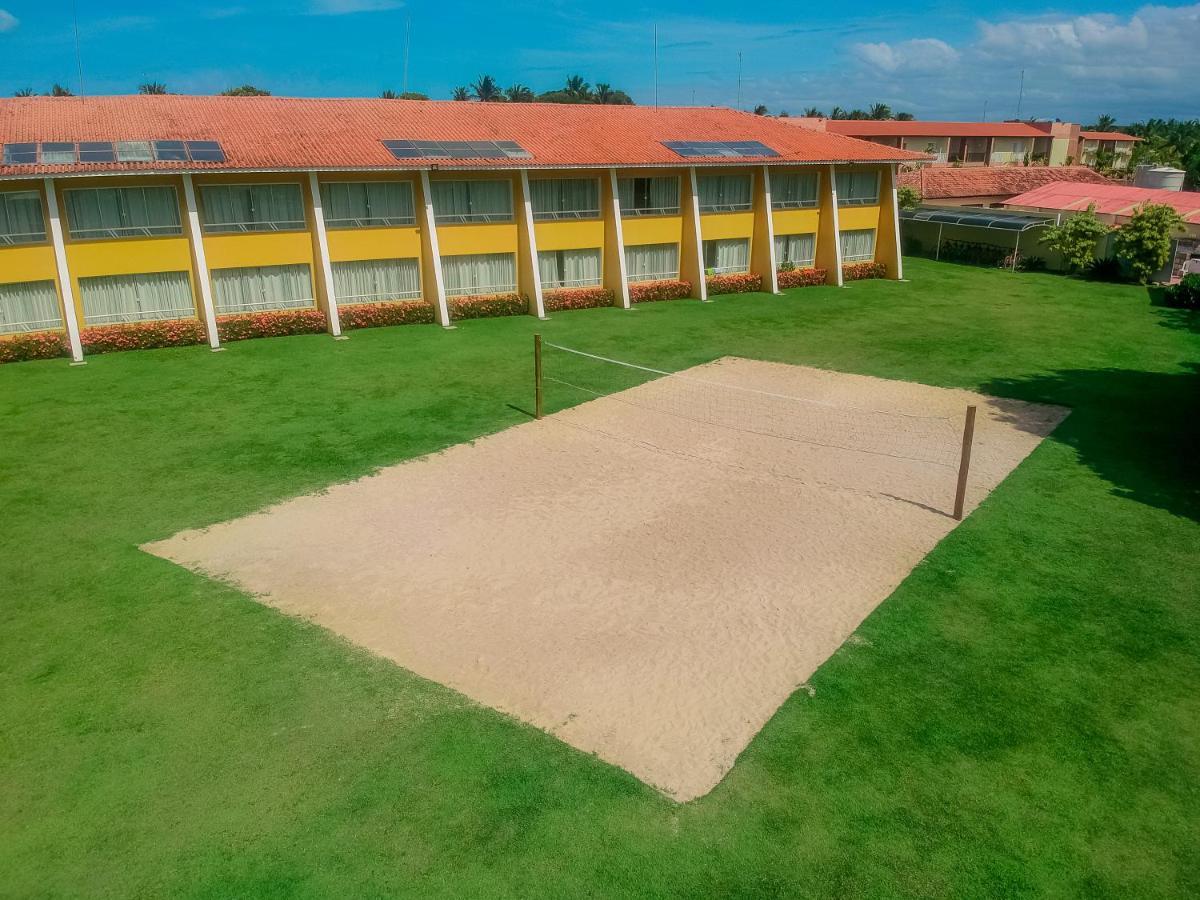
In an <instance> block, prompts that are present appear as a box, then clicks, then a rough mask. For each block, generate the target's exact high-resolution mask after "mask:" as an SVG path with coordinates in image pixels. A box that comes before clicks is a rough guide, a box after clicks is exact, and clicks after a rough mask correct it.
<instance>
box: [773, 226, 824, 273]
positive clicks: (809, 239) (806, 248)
mask: <svg viewBox="0 0 1200 900" xmlns="http://www.w3.org/2000/svg"><path fill="white" fill-rule="evenodd" d="M816 253H817V236H816V235H815V234H777V235H775V265H776V266H782V265H783V264H784V263H791V264H792V265H793V266H795V267H796V268H798V269H803V268H805V267H807V266H811V265H812V264H813V263H814V262H815V260H816Z"/></svg>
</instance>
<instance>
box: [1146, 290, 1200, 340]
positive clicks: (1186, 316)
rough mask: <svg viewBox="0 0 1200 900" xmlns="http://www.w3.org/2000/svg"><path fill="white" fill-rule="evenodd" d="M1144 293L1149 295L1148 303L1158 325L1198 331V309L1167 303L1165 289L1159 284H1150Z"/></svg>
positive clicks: (1199, 326) (1199, 316) (1199, 327)
mask: <svg viewBox="0 0 1200 900" xmlns="http://www.w3.org/2000/svg"><path fill="white" fill-rule="evenodd" d="M1146 293H1147V294H1149V295H1150V305H1151V306H1152V307H1153V308H1154V313H1155V315H1157V316H1158V321H1159V324H1160V325H1165V326H1166V327H1167V328H1179V329H1182V330H1185V331H1195V332H1197V333H1200V309H1180V308H1179V307H1177V306H1171V305H1170V304H1169V303H1167V289H1166V288H1164V287H1162V286H1161V285H1151V286H1150V287H1148V288H1146Z"/></svg>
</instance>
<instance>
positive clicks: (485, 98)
mask: <svg viewBox="0 0 1200 900" xmlns="http://www.w3.org/2000/svg"><path fill="white" fill-rule="evenodd" d="M471 92H472V93H473V94H474V95H475V99H476V100H479V101H481V102H483V103H494V102H495V101H497V100H503V99H504V94H503V92H501V90H500V85H498V84H496V79H495V78H493V77H492V76H491V75H480V76H479V77H478V78H476V79H475V83H474V84H473V85H471Z"/></svg>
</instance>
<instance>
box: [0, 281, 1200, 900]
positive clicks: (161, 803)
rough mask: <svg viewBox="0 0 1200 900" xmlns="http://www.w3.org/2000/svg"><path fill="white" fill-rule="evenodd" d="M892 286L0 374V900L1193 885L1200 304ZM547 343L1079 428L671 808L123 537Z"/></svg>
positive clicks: (451, 418) (1196, 854)
mask: <svg viewBox="0 0 1200 900" xmlns="http://www.w3.org/2000/svg"><path fill="white" fill-rule="evenodd" d="M909 267H910V272H909V276H910V278H911V279H912V280H911V283H907V284H892V283H885V282H863V283H856V284H854V285H852V286H850V287H849V288H847V289H845V290H842V291H838V290H836V289H833V288H808V289H802V290H798V291H794V292H791V293H790V294H789V295H787V296H785V297H782V298H778V297H767V296H761V295H748V296H740V297H722V298H719V300H718V301H717V302H715V303H713V304H709V305H705V306H702V305H700V304H697V303H694V302H676V303H665V304H653V305H650V306H647V307H644V308H641V309H638V310H637V311H635V312H622V311H619V310H590V311H581V312H573V313H562V314H557V315H555V316H554V318H553V319H552V320H550V321H548V322H543V323H538V322H535V321H534V320H532V319H528V318H521V319H507V320H488V321H472V322H467V323H464V324H463V325H461V326H460V327H459V328H458V329H457V330H455V331H450V332H446V331H443V330H441V329H438V328H436V327H432V326H431V327H424V326H414V327H406V328H392V329H379V330H373V331H362V332H356V333H354V335H353V337H352V339H351V340H350V341H348V342H334V341H331V340H329V339H328V338H327V337H323V336H311V337H296V338H285V339H274V340H261V341H253V342H247V343H243V344H235V345H231V346H230V347H229V349H228V351H227V352H225V353H221V354H216V355H214V354H211V353H209V352H207V351H206V350H204V349H201V348H188V349H181V350H169V351H155V352H143V353H128V354H113V355H109V356H102V357H96V358H94V359H92V360H91V362H90V363H89V365H88V366H86V367H83V368H69V367H68V366H66V365H65V363H63V362H61V361H52V362H44V363H29V364H20V365H11V366H6V367H3V368H0V427H2V428H3V439H2V440H0V530H2V535H0V551H2V556H0V723H2V725H0V895H3V896H5V897H9V896H12V897H31V896H70V897H79V896H90V895H111V896H122V897H128V896H180V897H214V898H215V897H230V896H243V897H248V896H255V897H259V896H262V897H349V896H380V895H389V896H397V895H400V896H404V895H407V896H421V897H432V896H445V897H468V896H470V897H493V896H522V897H534V896H545V897H563V896H585V895H591V896H614V895H627V896H684V895H690V896H741V897H751V896H754V897H759V896H779V895H787V896H797V895H800V896H836V897H891V896H930V897H947V898H966V897H995V896H1004V897H1023V896H1029V897H1033V896H1039V897H1040V896H1080V897H1083V896H1086V897H1122V898H1124V897H1131V896H1138V897H1190V896H1197V895H1200V812H1198V811H1197V810H1198V808H1200V806H1198V801H1200V475H1198V469H1197V463H1198V459H1197V449H1198V447H1200V441H1198V438H1200V424H1198V420H1200V408H1198V407H1200V320H1197V319H1196V318H1194V317H1193V318H1191V319H1189V318H1188V314H1186V313H1177V312H1173V311H1169V310H1163V309H1159V308H1156V307H1154V306H1152V305H1151V303H1150V300H1149V298H1148V295H1147V293H1146V292H1145V291H1144V290H1142V289H1137V288H1133V287H1128V286H1114V285H1103V284H1091V283H1084V282H1075V281H1069V280H1066V279H1063V278H1060V277H1057V276H1052V275H1033V274H1029V275H1017V276H1014V275H1010V274H1008V273H1005V272H993V271H980V270H973V269H967V268H960V267H955V266H950V265H939V264H936V263H932V262H927V261H921V260H914V261H911V262H910V263H909ZM535 330H541V331H543V332H544V333H545V334H547V335H548V336H550V337H551V339H553V340H556V341H559V342H562V343H567V344H571V345H574V346H580V347H584V348H587V349H589V350H594V351H597V352H601V353H605V354H608V355H617V356H620V357H623V358H627V359H633V360H635V361H639V362H645V363H647V364H650V365H654V366H658V367H662V368H670V369H677V368H684V367H687V366H691V365H695V364H699V363H702V362H705V361H707V360H710V359H713V358H715V357H719V356H723V355H737V356H745V357H751V358H757V359H766V360H777V361H783V362H792V363H803V364H808V365H816V366H823V367H828V368H834V369H839V370H844V371H848V372H859V373H864V374H869V375H877V376H882V377H886V378H902V379H911V380H915V381H921V382H925V383H928V384H933V385H944V386H956V387H965V388H971V389H977V390H980V391H982V392H984V393H989V394H995V395H999V396H1006V397H1014V398H1018V399H1023V400H1032V401H1040V402H1047V403H1054V404H1062V405H1065V406H1069V407H1072V408H1073V410H1074V412H1073V413H1072V415H1071V416H1070V417H1069V418H1068V419H1067V421H1066V422H1065V423H1064V424H1063V425H1061V426H1060V427H1059V429H1058V430H1057V432H1056V433H1055V434H1054V435H1053V436H1052V437H1051V438H1050V439H1049V440H1047V441H1046V442H1045V443H1044V444H1043V445H1042V446H1041V447H1040V448H1039V449H1038V450H1037V451H1035V453H1034V454H1033V455H1032V456H1031V457H1030V458H1029V459H1028V460H1027V461H1026V462H1025V463H1024V464H1023V465H1022V466H1021V467H1020V468H1019V469H1018V470H1017V471H1016V472H1015V473H1014V474H1013V475H1012V476H1011V477H1010V478H1009V479H1008V480H1007V481H1006V482H1005V483H1004V484H1003V485H1001V487H1000V488H999V489H998V490H997V491H996V492H995V494H993V495H992V496H991V497H990V498H989V499H988V500H987V501H986V502H985V503H984V505H983V506H982V507H981V508H980V509H979V510H978V511H976V512H975V513H974V514H973V515H972V516H971V517H970V518H969V519H968V520H967V521H966V522H965V523H964V524H963V525H962V526H960V527H959V528H958V529H957V530H956V531H954V532H953V533H952V534H951V535H950V536H949V537H948V538H947V539H946V540H945V541H944V542H943V543H942V544H941V545H939V546H938V547H937V548H936V549H935V550H934V552H933V553H932V554H931V555H930V556H929V557H928V558H927V559H926V560H925V561H924V562H923V563H922V564H921V565H920V566H919V567H918V568H917V569H916V570H915V571H914V572H913V574H912V576H911V577H909V579H908V580H907V581H906V582H905V583H904V584H903V585H902V586H901V588H900V589H899V590H898V591H897V592H896V593H895V594H894V595H893V596H892V597H891V598H890V599H889V600H888V601H887V602H885V603H884V604H883V606H882V607H880V609H879V610H877V612H876V613H875V614H874V615H872V616H871V617H870V618H869V619H868V620H867V622H866V623H865V624H864V625H863V626H862V628H861V629H860V630H859V632H858V637H857V639H856V640H854V641H852V642H851V643H848V644H847V645H846V646H845V647H843V648H842V649H841V650H840V651H838V652H837V653H836V654H835V655H834V657H833V658H832V659H831V660H830V661H829V662H828V663H827V664H826V665H825V666H824V667H823V668H821V669H820V670H819V671H818V672H817V674H816V675H815V676H814V677H813V679H812V680H811V682H810V685H809V686H808V688H807V689H805V690H799V691H797V692H796V694H795V695H793V697H792V698H791V699H790V700H789V701H788V702H787V703H786V704H785V705H784V706H783V708H782V709H781V710H780V711H779V713H778V714H777V715H776V716H775V717H774V718H773V719H772V720H771V722H770V723H769V724H768V725H767V727H766V729H765V730H764V731H763V732H762V733H761V734H760V735H759V736H758V738H757V739H756V740H755V741H754V742H753V743H752V744H751V745H750V747H749V749H748V750H747V751H746V752H745V753H744V754H743V756H742V757H741V759H740V761H739V762H738V764H737V765H736V766H735V767H734V769H733V771H732V772H731V773H730V775H729V776H728V777H727V778H726V779H725V780H724V781H723V782H722V783H721V784H720V785H719V786H718V787H717V788H716V790H715V791H713V793H712V794H710V795H709V796H707V797H705V798H703V799H701V800H699V801H696V802H695V803H691V804H687V805H683V806H679V805H676V804H673V803H671V802H670V801H668V800H666V799H664V798H663V797H661V796H660V795H659V794H657V793H656V792H654V791H653V790H651V789H650V788H648V787H645V786H644V785H642V784H641V783H639V782H638V781H636V780H635V779H634V778H633V777H632V776H629V775H627V774H625V773H624V772H622V771H620V770H618V769H615V768H612V767H610V766H608V765H605V764H604V763H601V762H599V761H597V760H595V759H593V758H590V757H588V756H585V755H583V754H581V753H579V752H577V751H574V750H571V749H570V748H568V747H567V746H565V745H563V744H561V743H559V742H558V741H556V740H554V739H552V738H550V737H548V736H546V735H544V734H542V733H541V732H538V731H536V730H534V729H531V728H528V727H525V726H522V725H519V724H517V723H516V722H514V721H512V720H509V719H506V718H504V717H502V716H500V715H499V714H497V713H494V712H492V711H490V710H487V709H484V708H481V707H477V706H475V705H473V704H471V703H469V702H468V701H466V700H465V699H463V698H461V697H459V696H457V695H455V694H453V693H452V692H450V691H448V690H446V689H443V688H441V687H439V686H437V685H434V684H431V683H429V682H425V681H422V680H420V679H418V678H416V677H414V676H412V675H410V674H408V673H406V672H404V671H402V670H399V669H397V668H395V667H394V666H392V665H390V664H388V663H385V662H382V661H380V660H376V659H373V658H371V657H369V656H367V655H366V654H365V653H363V652H360V651H358V650H356V649H354V648H352V647H350V646H348V645H346V644H344V643H341V642H339V641H338V640H337V639H335V638H333V637H331V636H330V635H329V634H327V633H326V632H324V631H321V630H320V629H318V628H316V627H314V626H311V625H307V624H304V623H302V622H298V621H295V620H290V619H287V618H285V617H283V616H281V615H280V614H278V613H277V612H274V611H272V610H270V609H268V608H266V607H264V606H261V605H259V604H258V603H255V602H253V601H251V600H249V599H247V598H246V597H244V596H242V595H240V594H238V593H237V592H235V591H233V590H231V589H229V588H226V587H222V586H221V585H218V584H216V583H213V582H210V581H207V580H205V579H202V578H199V577H197V576H194V575H192V574H190V573H188V572H186V571H184V570H182V569H179V568H176V567H175V566H173V565H171V564H169V563H167V562H165V561H163V560H160V559H157V558H154V557H152V556H149V555H146V554H144V553H142V552H141V551H139V550H138V549H137V545H138V544H139V543H142V542H145V541H149V540H154V539H157V538H162V537H165V536H167V535H170V534H173V533H174V532H177V531H179V530H181V529H184V528H188V527H195V526H202V525H205V524H209V523H213V522H217V521H223V520H226V519H230V518H233V517H236V516H239V515H242V514H244V513H247V512H250V511H252V510H254V509H257V508H260V507H262V506H264V505H265V504H268V503H271V502H273V501H277V500H280V499H283V498H286V497H291V496H294V495H296V494H300V493H304V492H309V491H313V490H316V489H319V488H321V487H324V486H326V485H328V484H330V483H332V482H336V481H341V480H347V479H351V478H354V477H356V476H358V475H361V474H363V473H366V472H368V471H370V470H371V469H372V468H373V467H376V466H380V465H384V464H388V463H393V462H395V461H397V460H400V459H404V458H407V457H412V456H417V455H420V454H423V453H426V452H429V451H431V450H436V449H438V448H442V447H445V446H448V445H451V444H455V443H458V442H461V441H464V440H469V439H471V438H474V437H477V436H480V435H482V434H486V433H489V432H493V431H496V430H498V429H501V428H505V427H507V426H509V425H512V424H514V423H517V422H520V421H523V420H524V416H525V414H524V412H522V410H523V409H528V408H529V406H530V404H531V403H532V398H531V396H530V393H531V390H530V354H529V344H530V338H529V335H530V334H531V333H532V332H534V331H535ZM550 399H551V405H554V404H555V403H561V402H562V401H563V400H565V399H567V398H555V397H554V396H552V397H551V398H550ZM498 477H502V475H498Z"/></svg>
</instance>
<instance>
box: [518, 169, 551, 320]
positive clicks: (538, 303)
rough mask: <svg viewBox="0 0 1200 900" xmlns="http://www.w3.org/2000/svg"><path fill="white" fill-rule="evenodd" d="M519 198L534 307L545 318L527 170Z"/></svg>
mask: <svg viewBox="0 0 1200 900" xmlns="http://www.w3.org/2000/svg"><path fill="white" fill-rule="evenodd" d="M521 198H522V199H523V200H524V201H525V203H524V206H525V230H526V232H527V233H528V234H529V271H530V272H532V273H533V275H532V277H533V301H534V309H535V310H536V311H537V317H538V318H539V319H544V318H546V303H545V301H544V300H543V298H542V272H541V269H540V268H538V248H537V232H536V231H534V229H533V200H532V199H531V198H530V196H529V170H528V169H522V170H521Z"/></svg>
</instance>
